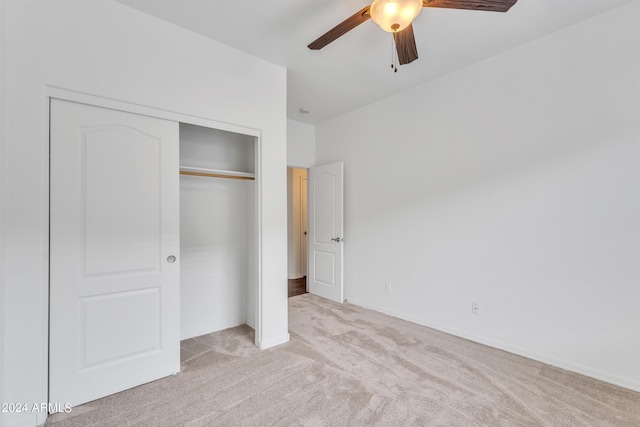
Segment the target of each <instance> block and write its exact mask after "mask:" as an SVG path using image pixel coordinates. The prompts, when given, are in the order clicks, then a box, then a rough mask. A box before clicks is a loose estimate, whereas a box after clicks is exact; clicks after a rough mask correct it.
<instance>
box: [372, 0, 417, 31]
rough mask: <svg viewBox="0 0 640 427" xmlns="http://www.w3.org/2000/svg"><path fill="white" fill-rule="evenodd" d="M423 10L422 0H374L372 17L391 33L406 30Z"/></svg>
mask: <svg viewBox="0 0 640 427" xmlns="http://www.w3.org/2000/svg"><path fill="white" fill-rule="evenodd" d="M421 10H422V0H374V1H373V3H371V9H370V12H369V13H370V14H371V19H373V22H375V23H376V24H378V25H379V26H380V28H382V29H383V30H385V31H388V32H390V33H396V32H400V31H402V30H404V29H405V28H407V27H408V26H409V24H411V21H413V20H414V19H415V17H416V16H418V14H419V13H420V11H421Z"/></svg>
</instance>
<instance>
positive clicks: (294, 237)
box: [287, 168, 307, 279]
mask: <svg viewBox="0 0 640 427" xmlns="http://www.w3.org/2000/svg"><path fill="white" fill-rule="evenodd" d="M306 185H307V170H306V169H301V168H287V237H288V252H289V257H288V265H289V269H288V273H289V279H300V278H302V277H304V276H306V275H307V269H306V264H307V259H306V245H305V241H306V239H307V236H306V235H304V231H306V229H307V218H306V215H307V211H306V196H307V192H306V190H305V188H303V187H306Z"/></svg>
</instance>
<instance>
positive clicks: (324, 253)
mask: <svg viewBox="0 0 640 427" xmlns="http://www.w3.org/2000/svg"><path fill="white" fill-rule="evenodd" d="M308 180H309V199H308V209H309V248H308V249H309V265H308V268H309V275H308V277H307V282H308V284H309V292H310V293H312V294H315V295H318V296H321V297H323V298H327V299H330V300H333V301H336V302H340V303H342V302H343V300H344V292H343V289H342V245H343V243H342V242H343V225H342V223H343V199H342V193H343V163H342V162H339V163H331V164H328V165H324V166H317V167H314V168H310V169H309V177H308Z"/></svg>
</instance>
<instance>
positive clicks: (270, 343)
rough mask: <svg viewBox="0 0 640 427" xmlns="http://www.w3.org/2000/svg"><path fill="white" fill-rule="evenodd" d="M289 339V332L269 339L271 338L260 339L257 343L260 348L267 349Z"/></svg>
mask: <svg viewBox="0 0 640 427" xmlns="http://www.w3.org/2000/svg"><path fill="white" fill-rule="evenodd" d="M289 339H290V336H289V334H288V333H287V334H285V335H283V336H281V337H277V338H272V339H269V340H262V341H259V342H258V343H257V346H258V348H259V349H260V350H266V349H268V348H271V347H275V346H277V345H280V344H284V343H287V342H289Z"/></svg>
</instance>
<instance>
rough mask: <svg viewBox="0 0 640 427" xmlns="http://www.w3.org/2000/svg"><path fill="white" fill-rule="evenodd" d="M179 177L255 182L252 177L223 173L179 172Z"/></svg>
mask: <svg viewBox="0 0 640 427" xmlns="http://www.w3.org/2000/svg"><path fill="white" fill-rule="evenodd" d="M180 175H192V176H206V177H210V178H228V179H247V180H251V181H254V180H255V178H254V177H252V176H241V175H240V176H239V175H225V174H223V173H206V172H191V171H180Z"/></svg>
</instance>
